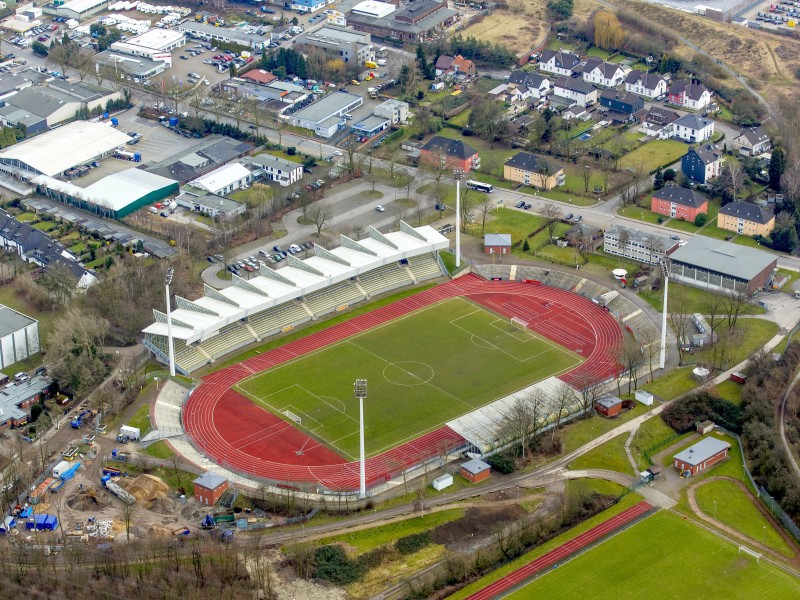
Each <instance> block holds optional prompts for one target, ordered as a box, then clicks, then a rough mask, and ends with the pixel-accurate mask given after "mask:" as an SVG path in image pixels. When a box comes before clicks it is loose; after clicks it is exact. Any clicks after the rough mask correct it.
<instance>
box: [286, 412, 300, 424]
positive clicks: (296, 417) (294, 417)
mask: <svg viewBox="0 0 800 600" xmlns="http://www.w3.org/2000/svg"><path fill="white" fill-rule="evenodd" d="M283 414H284V415H286V416H287V417H289V418H290V419H291V420H292V421H294V422H295V423H297V424H298V425H302V424H303V419H301V418H300V415H296V414H295V413H293V412H292V411H290V410H284V411H283Z"/></svg>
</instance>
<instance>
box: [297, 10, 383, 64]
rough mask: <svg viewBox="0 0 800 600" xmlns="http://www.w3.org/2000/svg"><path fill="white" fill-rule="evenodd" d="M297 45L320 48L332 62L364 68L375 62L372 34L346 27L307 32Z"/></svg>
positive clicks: (323, 28)
mask: <svg viewBox="0 0 800 600" xmlns="http://www.w3.org/2000/svg"><path fill="white" fill-rule="evenodd" d="M379 4H382V3H379ZM388 6H391V5H388ZM392 8H394V7H392ZM295 45H297V46H302V47H305V48H318V49H319V50H320V51H322V52H323V54H325V56H326V57H328V58H329V59H330V60H336V59H338V60H343V61H344V62H346V63H355V64H357V65H359V66H362V67H363V66H364V63H365V62H366V61H373V60H375V50H374V49H373V48H372V40H371V38H370V34H369V33H364V32H359V31H353V30H352V29H345V28H344V27H334V26H333V25H324V26H323V27H321V28H320V29H317V30H316V31H307V32H306V33H304V34H302V35H300V36H299V37H298V38H297V39H296V40H295Z"/></svg>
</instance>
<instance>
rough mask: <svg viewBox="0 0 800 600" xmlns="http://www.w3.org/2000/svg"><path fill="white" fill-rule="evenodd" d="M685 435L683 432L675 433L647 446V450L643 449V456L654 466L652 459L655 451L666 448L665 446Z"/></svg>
mask: <svg viewBox="0 0 800 600" xmlns="http://www.w3.org/2000/svg"><path fill="white" fill-rule="evenodd" d="M683 435H684V434H682V433H676V434H673V435H671V436H669V437H668V438H665V439H663V440H661V441H660V442H656V443H655V444H653V445H652V446H650V447H649V448H647V449H645V450H642V458H644V459H645V460H646V461H647V464H648V465H649V466H651V467H652V466H653V464H654V463H653V459H652V455H653V453H654V452H655V451H656V450H660V449H661V448H664V447H665V446H669V445H670V444H672V443H673V442H675V441H677V440H678V439H679V438H681V437H683Z"/></svg>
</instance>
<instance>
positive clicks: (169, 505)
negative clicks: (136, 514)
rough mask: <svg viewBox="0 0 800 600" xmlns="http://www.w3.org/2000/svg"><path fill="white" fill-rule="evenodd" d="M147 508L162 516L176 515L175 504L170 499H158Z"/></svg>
mask: <svg viewBox="0 0 800 600" xmlns="http://www.w3.org/2000/svg"><path fill="white" fill-rule="evenodd" d="M147 508H149V509H150V510H152V511H153V512H157V513H159V514H161V515H172V514H175V502H174V501H172V500H170V499H169V498H156V499H155V500H153V502H152V504H151V505H150V506H148V507H147Z"/></svg>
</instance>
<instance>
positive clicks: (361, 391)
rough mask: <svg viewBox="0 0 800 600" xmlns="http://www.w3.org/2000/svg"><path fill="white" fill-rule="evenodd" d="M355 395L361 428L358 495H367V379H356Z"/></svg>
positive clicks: (361, 496)
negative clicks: (365, 412) (365, 455)
mask: <svg viewBox="0 0 800 600" xmlns="http://www.w3.org/2000/svg"><path fill="white" fill-rule="evenodd" d="M354 390H355V396H356V398H358V430H359V450H360V461H359V467H358V481H359V489H358V497H359V498H362V499H363V498H366V497H367V469H366V465H365V463H364V460H365V459H364V399H365V398H366V397H367V380H366V379H356V383H355V386H354Z"/></svg>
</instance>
